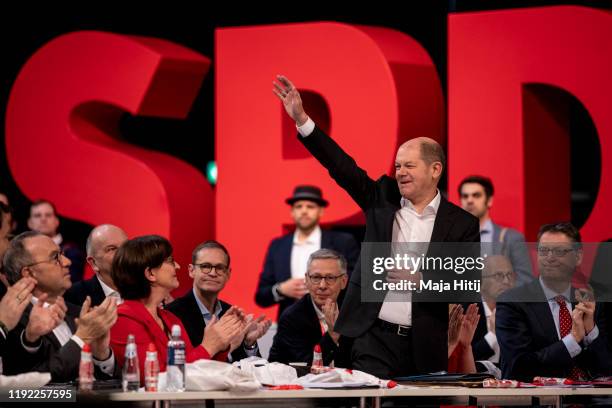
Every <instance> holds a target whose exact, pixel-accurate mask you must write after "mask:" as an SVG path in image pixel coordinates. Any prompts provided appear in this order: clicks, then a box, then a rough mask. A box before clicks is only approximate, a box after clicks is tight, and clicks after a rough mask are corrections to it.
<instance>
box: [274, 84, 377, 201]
mask: <svg viewBox="0 0 612 408" xmlns="http://www.w3.org/2000/svg"><path fill="white" fill-rule="evenodd" d="M276 78H277V80H278V82H276V81H274V82H273V85H274V88H273V89H272V92H274V94H275V95H276V96H277V97H278V98H279V99H280V100H281V102H282V103H283V106H284V107H285V111H286V112H287V114H288V115H289V117H291V119H293V120H294V121H295V123H296V125H297V126H298V128H300V134H301V136H299V139H300V141H301V142H302V143H303V144H304V146H305V147H306V149H308V151H310V153H311V154H312V155H313V156H314V157H315V158H316V159H317V160H318V161H319V162H320V163H321V164H322V165H323V166H324V167H325V168H326V169H327V170H328V171H329V174H330V175H331V176H332V178H333V179H334V180H335V181H336V183H338V185H339V186H340V187H342V188H343V189H344V190H346V191H347V192H348V193H349V195H350V196H351V197H352V198H353V200H355V202H356V203H357V204H358V205H359V206H360V207H361V208H362V209H364V210H365V209H366V208H369V207H370V206H371V204H372V203H373V202H374V199H375V193H376V183H375V182H374V180H372V179H371V178H370V177H369V176H368V174H367V173H366V172H365V171H364V170H363V169H361V168H360V167H359V166H358V165H357V164H356V163H355V160H353V158H352V157H351V156H349V155H348V154H347V153H346V152H345V151H344V150H342V148H341V147H340V146H338V144H336V142H334V141H333V140H332V139H331V138H330V137H329V136H328V135H326V134H325V132H323V131H322V130H321V129H320V128H319V127H317V126H315V125H314V122H312V121H311V120H310V118H309V117H308V115H307V114H306V112H305V111H304V107H303V106H302V98H301V97H300V93H299V92H298V90H297V89H296V87H295V86H294V85H293V83H292V82H291V81H289V79H287V78H286V77H284V76H282V75H277V77H276Z"/></svg>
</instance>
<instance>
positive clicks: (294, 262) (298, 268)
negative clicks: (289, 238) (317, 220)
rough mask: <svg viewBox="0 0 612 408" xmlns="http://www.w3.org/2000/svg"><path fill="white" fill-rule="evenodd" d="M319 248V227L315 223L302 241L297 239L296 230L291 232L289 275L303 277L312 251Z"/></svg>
mask: <svg viewBox="0 0 612 408" xmlns="http://www.w3.org/2000/svg"><path fill="white" fill-rule="evenodd" d="M319 249H321V228H319V226H318V225H317V226H316V227H315V229H314V230H313V231H312V232H311V233H310V235H309V236H308V237H307V238H306V239H305V240H304V241H302V242H299V241H298V231H295V233H294V234H293V247H292V248H291V277H292V278H301V279H303V278H304V277H305V276H306V269H307V268H306V264H307V263H308V258H309V257H310V255H312V253H313V252H315V251H318V250H319Z"/></svg>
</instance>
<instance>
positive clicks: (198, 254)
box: [166, 240, 272, 361]
mask: <svg viewBox="0 0 612 408" xmlns="http://www.w3.org/2000/svg"><path fill="white" fill-rule="evenodd" d="M231 273H232V269H231V268H230V255H229V252H228V250H227V249H226V248H225V246H223V245H222V244H221V243H219V242H217V241H214V240H210V241H205V242H203V243H201V244H200V245H198V246H197V247H196V248H195V249H194V250H193V252H192V259H191V264H190V265H189V276H190V277H191V278H192V279H193V290H190V291H189V292H187V294H185V295H184V296H183V297H180V298H178V299H176V300H175V301H174V302H172V303H171V304H169V305H168V306H167V307H166V309H167V310H169V311H171V312H172V313H174V314H175V315H176V316H178V317H179V318H180V319H181V321H182V322H183V324H184V325H185V329H186V330H187V334H188V335H189V340H191V343H192V344H193V345H197V344H200V343H202V339H203V337H204V329H205V328H206V326H207V325H209V324H210V322H211V320H213V319H214V321H217V320H219V321H223V320H224V318H223V317H224V315H225V314H226V312H227V311H228V310H230V308H231V307H232V306H231V305H230V304H228V303H226V302H224V301H222V300H221V299H219V293H220V292H221V291H222V290H223V288H224V287H225V284H226V283H227V281H228V280H229V278H230V276H231ZM245 318H246V319H247V327H246V329H245V333H244V336H243V337H242V338H241V340H242V344H241V345H239V346H238V347H237V348H235V349H234V351H232V352H231V353H230V355H229V356H228V357H229V359H231V360H232V361H239V360H241V359H243V358H246V357H249V356H255V355H259V349H258V345H257V340H258V339H259V338H261V337H262V336H263V335H264V334H266V332H267V331H268V329H269V328H270V325H271V323H272V322H271V321H270V320H266V319H265V317H264V316H263V315H262V316H259V317H258V318H256V319H254V318H253V316H252V315H247V316H246V317H245Z"/></svg>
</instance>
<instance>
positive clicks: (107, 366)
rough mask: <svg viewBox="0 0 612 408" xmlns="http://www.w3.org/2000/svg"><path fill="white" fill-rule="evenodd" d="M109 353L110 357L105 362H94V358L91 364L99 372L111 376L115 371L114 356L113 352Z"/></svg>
mask: <svg viewBox="0 0 612 408" xmlns="http://www.w3.org/2000/svg"><path fill="white" fill-rule="evenodd" d="M110 352H111V353H110V357H109V358H107V359H106V360H104V361H100V360H96V358H95V357H94V358H93V362H94V365H96V366H97V367H98V368H100V371H102V372H103V373H104V374H107V375H110V376H112V375H113V373H114V371H115V354H114V353H113V350H111V351H110Z"/></svg>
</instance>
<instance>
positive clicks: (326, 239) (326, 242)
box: [321, 229, 332, 248]
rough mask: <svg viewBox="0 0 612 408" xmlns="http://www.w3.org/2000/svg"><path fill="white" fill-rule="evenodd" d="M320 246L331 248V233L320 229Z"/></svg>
mask: <svg viewBox="0 0 612 408" xmlns="http://www.w3.org/2000/svg"><path fill="white" fill-rule="evenodd" d="M321 248H332V242H331V234H330V233H329V232H328V231H325V230H324V229H321Z"/></svg>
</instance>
